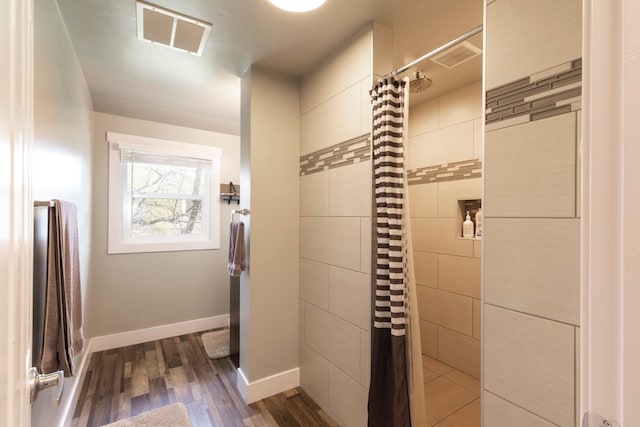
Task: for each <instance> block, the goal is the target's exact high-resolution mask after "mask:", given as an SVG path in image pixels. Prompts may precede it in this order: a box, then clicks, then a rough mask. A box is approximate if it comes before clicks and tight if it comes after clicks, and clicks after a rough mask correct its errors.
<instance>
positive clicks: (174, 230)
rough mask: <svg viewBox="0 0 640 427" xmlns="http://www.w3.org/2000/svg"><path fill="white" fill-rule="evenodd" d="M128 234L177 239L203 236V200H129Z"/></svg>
mask: <svg viewBox="0 0 640 427" xmlns="http://www.w3.org/2000/svg"><path fill="white" fill-rule="evenodd" d="M131 202H132V206H131V207H132V209H131V216H132V218H131V235H132V236H135V237H144V236H176V235H184V234H191V235H195V234H202V232H203V231H202V201H201V200H185V199H161V198H141V197H135V198H132V199H131Z"/></svg>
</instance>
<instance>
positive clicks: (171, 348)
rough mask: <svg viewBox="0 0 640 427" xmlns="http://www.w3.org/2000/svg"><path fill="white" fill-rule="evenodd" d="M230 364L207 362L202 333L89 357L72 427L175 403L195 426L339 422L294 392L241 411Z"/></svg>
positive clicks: (255, 426)
mask: <svg viewBox="0 0 640 427" xmlns="http://www.w3.org/2000/svg"><path fill="white" fill-rule="evenodd" d="M235 384H236V370H235V368H234V367H233V365H232V364H231V361H230V360H229V358H225V359H220V360H210V359H209V358H208V357H207V355H206V353H205V351H204V347H203V346H202V341H201V339H200V333H197V334H189V335H182V336H179V337H174V338H167V339H163V340H159V341H151V342H148V343H144V344H138V345H132V346H129V347H122V348H117V349H112V350H106V351H102V352H97V353H94V354H93V355H92V357H91V362H90V364H89V369H88V371H87V374H86V377H85V379H84V383H83V384H82V389H81V393H80V397H79V399H78V403H77V405H76V408H75V410H74V414H73V420H72V424H71V425H72V427H85V426H89V427H94V426H96V427H98V426H102V425H104V424H108V423H110V422H113V421H117V420H120V419H123V418H128V417H131V416H135V415H138V414H140V413H141V412H145V411H148V410H151V409H154V408H158V407H161V406H165V405H168V404H171V403H175V402H181V403H184V404H185V405H186V406H187V408H188V409H189V415H190V417H191V422H192V423H193V425H194V427H200V426H203V427H209V426H225V427H227V426H240V427H262V426H305V427H306V426H328V427H337V424H336V423H335V422H334V421H333V420H331V418H330V417H329V416H327V415H326V414H325V413H324V411H322V410H321V409H320V407H318V405H317V404H316V403H315V402H314V401H313V400H312V399H311V398H309V396H307V395H306V394H305V393H304V392H303V391H302V390H300V389H293V390H289V391H287V392H284V393H281V394H278V395H276V396H272V397H270V398H268V399H265V400H261V401H259V402H256V403H253V404H251V405H246V404H245V403H244V401H243V400H242V397H241V396H240V395H239V394H238V392H237V390H236V388H235Z"/></svg>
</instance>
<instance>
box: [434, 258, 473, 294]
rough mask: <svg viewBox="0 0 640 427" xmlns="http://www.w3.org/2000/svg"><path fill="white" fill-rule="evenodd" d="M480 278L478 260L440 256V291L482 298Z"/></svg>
mask: <svg viewBox="0 0 640 427" xmlns="http://www.w3.org/2000/svg"><path fill="white" fill-rule="evenodd" d="M480 278H481V277H480V260H479V259H478V258H468V257H458V256H451V255H442V254H440V255H438V288H439V289H443V290H446V291H449V292H453V293H456V294H460V295H465V296H468V297H473V298H480Z"/></svg>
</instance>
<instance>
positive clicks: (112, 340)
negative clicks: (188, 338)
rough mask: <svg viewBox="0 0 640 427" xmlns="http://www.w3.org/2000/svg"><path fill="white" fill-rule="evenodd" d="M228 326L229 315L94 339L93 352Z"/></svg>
mask: <svg viewBox="0 0 640 427" xmlns="http://www.w3.org/2000/svg"><path fill="white" fill-rule="evenodd" d="M228 324H229V315H228V314H223V315H220V316H213V317H205V318H203V319H196V320H188V321H186V322H180V323H172V324H169V325H162V326H154V327H153V328H146V329H137V330H135V331H127V332H121V333H119V334H112V335H103V336H101V337H95V338H93V339H92V341H93V351H104V350H110V349H112V348H119V347H125V346H128V345H134V344H141V343H143V342H148V341H155V340H161V339H164V338H171V337H176V336H178V335H185V334H192V333H194V332H200V331H204V330H207V329H216V328H224V327H227V326H228Z"/></svg>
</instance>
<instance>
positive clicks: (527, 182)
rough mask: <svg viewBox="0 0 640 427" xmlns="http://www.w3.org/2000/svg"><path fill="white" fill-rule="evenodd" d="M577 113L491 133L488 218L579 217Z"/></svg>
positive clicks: (488, 139)
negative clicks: (576, 173)
mask: <svg viewBox="0 0 640 427" xmlns="http://www.w3.org/2000/svg"><path fill="white" fill-rule="evenodd" d="M575 138H576V121H575V113H570V114H563V115H561V116H556V117H552V118H549V119H546V120H541V121H536V122H530V123H525V124H522V125H519V126H513V127H509V128H505V129H500V130H496V131H491V132H487V136H486V146H485V168H486V170H485V197H486V199H487V200H488V201H490V203H487V204H486V208H485V209H484V213H485V216H486V217H574V216H575V180H576V176H575V167H576V142H575Z"/></svg>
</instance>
